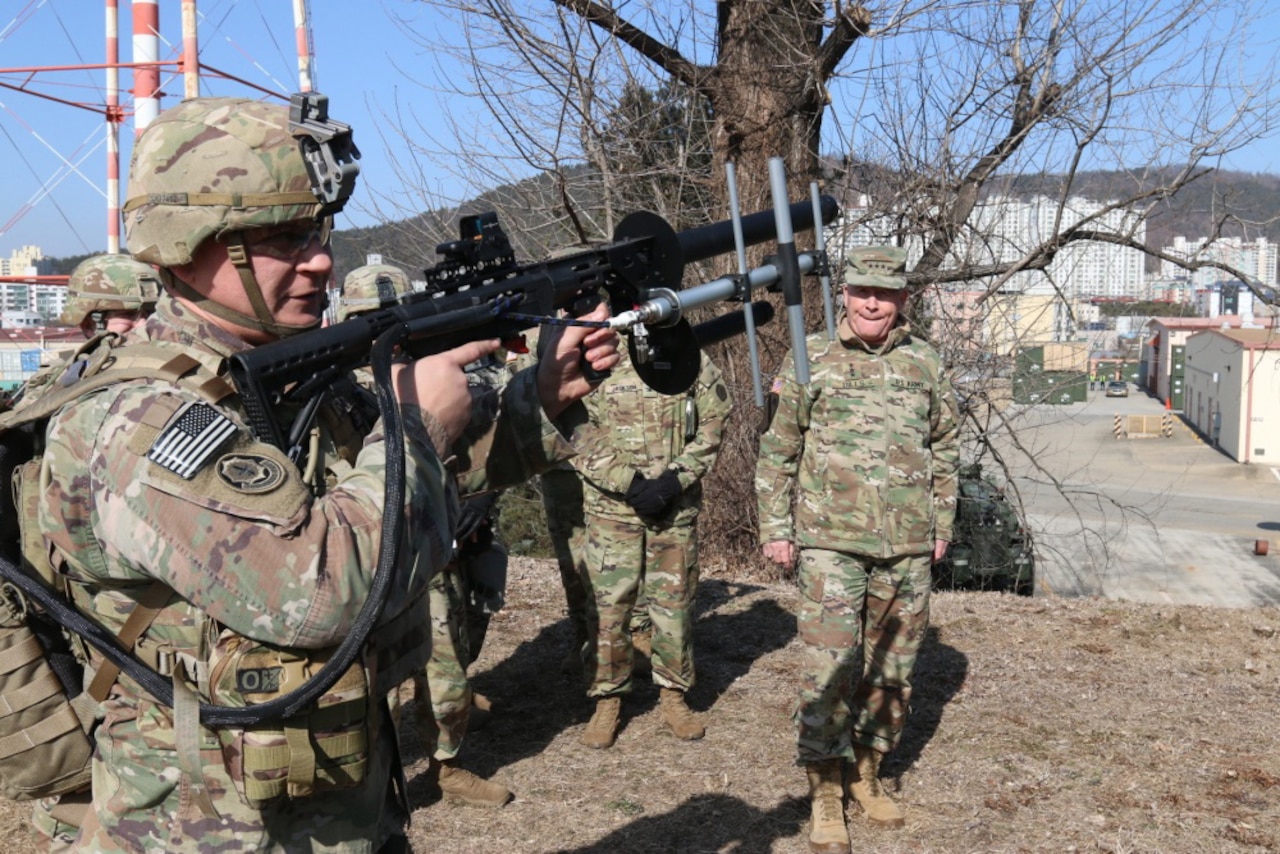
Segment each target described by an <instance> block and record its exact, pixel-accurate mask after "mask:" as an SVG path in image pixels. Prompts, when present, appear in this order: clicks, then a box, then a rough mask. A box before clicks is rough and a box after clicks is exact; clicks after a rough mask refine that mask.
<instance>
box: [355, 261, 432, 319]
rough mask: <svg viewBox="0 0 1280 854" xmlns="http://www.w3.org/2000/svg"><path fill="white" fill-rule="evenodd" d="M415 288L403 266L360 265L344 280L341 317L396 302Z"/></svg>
mask: <svg viewBox="0 0 1280 854" xmlns="http://www.w3.org/2000/svg"><path fill="white" fill-rule="evenodd" d="M411 290H413V286H412V285H411V284H410V283H409V276H408V275H407V274H406V273H405V271H404V270H401V269H400V268H399V267H393V266H392V265H390V264H366V265H364V266H363V267H357V268H356V269H354V270H352V271H351V272H350V273H347V277H346V278H345V279H343V280H342V296H341V297H340V298H339V299H338V320H346V319H347V318H348V317H352V316H354V315H357V314H363V313H364V312H366V311H374V310H376V309H379V308H385V307H387V306H389V305H394V304H395V302H396V301H397V300H398V299H399V298H400V297H402V296H404V295H405V294H407V293H409V292H410V291H411Z"/></svg>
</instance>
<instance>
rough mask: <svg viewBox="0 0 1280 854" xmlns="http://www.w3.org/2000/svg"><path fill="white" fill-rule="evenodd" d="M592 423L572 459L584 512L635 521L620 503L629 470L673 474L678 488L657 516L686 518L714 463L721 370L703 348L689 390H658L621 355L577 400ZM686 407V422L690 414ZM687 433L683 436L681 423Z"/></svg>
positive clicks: (722, 398)
mask: <svg viewBox="0 0 1280 854" xmlns="http://www.w3.org/2000/svg"><path fill="white" fill-rule="evenodd" d="M584 402H585V403H586V405H587V413H588V417H589V419H590V424H591V427H592V428H593V430H592V433H591V438H590V440H589V441H588V442H586V443H585V444H584V447H583V448H582V450H581V455H580V456H579V457H577V458H575V459H574V461H573V465H574V467H575V468H576V469H577V470H578V472H579V473H580V474H581V475H582V477H583V480H584V481H585V482H586V483H587V484H588V485H589V486H591V487H593V488H592V489H587V490H584V493H583V505H584V507H585V509H586V511H587V512H588V513H591V514H593V515H597V516H603V517H605V518H611V519H616V520H619V521H629V522H635V521H636V518H637V517H636V514H635V511H634V510H632V509H631V508H630V506H628V505H627V504H624V503H620V502H621V501H622V498H623V496H624V495H625V494H626V492H627V488H628V487H629V486H630V485H631V480H632V478H633V477H635V475H636V474H640V475H643V476H645V477H658V476H659V475H661V474H662V473H663V472H664V471H666V470H667V469H671V470H673V471H674V472H675V473H676V476H677V477H678V478H679V480H680V485H681V487H683V490H684V491H683V492H682V493H681V494H680V496H679V497H678V498H677V499H676V501H675V504H674V505H673V508H672V511H671V512H669V513H668V514H666V516H664V518H663V521H664V522H665V523H667V524H672V525H690V524H693V522H694V520H695V519H696V518H697V514H698V508H699V506H700V505H701V503H702V485H701V481H702V478H703V477H704V476H705V475H706V474H707V472H709V471H710V470H711V467H712V466H713V465H714V464H715V461H716V456H717V454H719V452H720V442H721V440H722V439H723V437H724V428H725V420H726V419H727V418H728V415H729V409H730V407H731V405H732V403H731V401H730V399H729V389H728V387H727V386H726V385H725V383H724V380H722V379H721V378H720V369H719V368H717V367H716V365H715V363H714V362H712V361H711V358H710V357H709V356H707V355H706V354H703V356H702V368H701V370H700V371H699V373H698V379H697V381H696V383H695V384H694V386H693V388H692V389H690V393H689V394H678V395H664V394H659V393H658V392H656V391H654V390H653V389H651V388H649V387H648V386H647V385H645V384H644V381H643V380H641V379H640V375H639V374H637V373H636V370H635V368H634V367H633V366H632V364H631V360H630V359H629V358H628V357H626V356H625V355H624V357H623V360H622V363H621V364H619V365H618V367H616V368H614V369H613V372H612V374H611V375H610V377H609V378H608V379H606V380H605V381H604V382H603V383H602V384H601V385H600V388H598V389H597V390H596V391H595V393H594V394H592V395H591V396H589V397H587V398H586V399H585V401H584ZM690 409H691V410H692V413H691V417H692V423H691V424H690V421H689V415H690ZM687 426H692V427H693V438H692V439H689V440H686V438H685V434H686V427H687Z"/></svg>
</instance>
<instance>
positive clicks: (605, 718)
mask: <svg viewBox="0 0 1280 854" xmlns="http://www.w3.org/2000/svg"><path fill="white" fill-rule="evenodd" d="M621 718H622V698H621V697H601V698H600V699H599V700H597V701H596V713H595V714H594V715H592V716H591V720H590V721H588V722H587V728H586V729H585V730H583V731H582V743H583V744H585V745H586V746H587V747H595V748H597V749H604V748H606V747H613V743H614V741H616V740H617V738H618V722H619V720H620V719H621Z"/></svg>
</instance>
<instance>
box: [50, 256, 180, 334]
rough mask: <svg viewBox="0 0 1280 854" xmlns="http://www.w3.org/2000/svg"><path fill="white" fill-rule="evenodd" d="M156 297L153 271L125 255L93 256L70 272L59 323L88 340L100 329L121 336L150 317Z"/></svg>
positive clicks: (157, 289) (157, 279)
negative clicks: (79, 330)
mask: <svg viewBox="0 0 1280 854" xmlns="http://www.w3.org/2000/svg"><path fill="white" fill-rule="evenodd" d="M159 293H160V277H159V276H158V275H157V274H156V271H155V269H154V268H153V267H150V266H148V265H147V264H143V263H142V262H141V261H135V260H134V259H133V258H130V257H129V256H128V255H94V256H93V257H92V258H87V259H85V260H84V261H81V262H80V263H79V264H78V265H76V268H75V270H73V271H72V273H71V278H70V280H69V281H68V282H67V304H66V307H65V308H64V309H63V311H62V317H61V320H62V322H63V323H65V324H67V325H68V326H79V327H80V328H81V329H83V330H84V334H85V335H87V336H90V337H92V336H93V335H94V334H95V333H96V332H97V331H98V329H99V328H101V329H102V330H104V331H106V332H114V333H116V334H117V335H123V334H125V333H126V332H128V331H129V330H131V329H133V327H134V326H136V325H137V324H138V323H139V322H141V321H142V320H143V319H145V318H146V316H147V315H149V314H150V313H151V310H152V309H154V308H155V306H156V298H157V297H158V296H159Z"/></svg>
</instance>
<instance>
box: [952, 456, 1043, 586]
mask: <svg viewBox="0 0 1280 854" xmlns="http://www.w3.org/2000/svg"><path fill="white" fill-rule="evenodd" d="M952 537H953V539H952V542H951V546H950V547H949V548H948V549H947V554H946V556H945V557H944V558H943V560H942V561H941V562H940V563H938V564H936V565H935V566H934V568H933V577H934V585H935V586H936V587H938V588H950V589H958V590H1011V591H1013V592H1014V593H1017V594H1019V595H1022V596H1030V595H1031V593H1032V591H1033V590H1034V587H1035V558H1034V557H1033V556H1032V553H1031V543H1030V538H1029V537H1028V536H1027V532H1026V529H1025V528H1023V526H1022V522H1021V520H1019V519H1018V513H1017V511H1016V510H1015V509H1014V507H1013V505H1012V504H1011V503H1010V501H1009V499H1008V498H1007V497H1006V496H1005V494H1004V489H1003V488H1001V487H1000V486H997V485H996V483H995V482H994V481H992V480H991V479H990V478H986V477H983V475H982V466H981V464H979V463H973V464H972V465H967V466H964V467H962V468H961V470H960V487H959V492H958V496H957V502H956V521H955V526H954V528H953V533H952Z"/></svg>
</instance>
